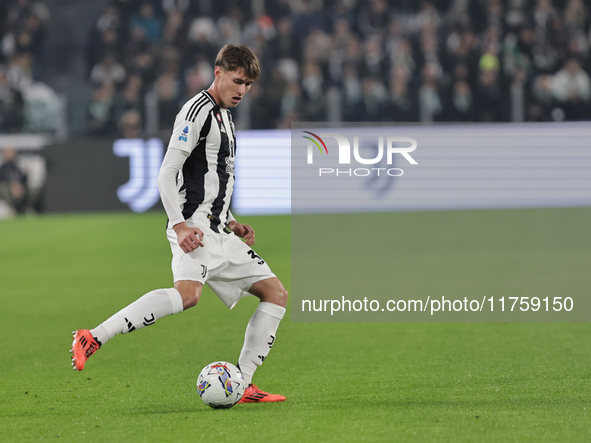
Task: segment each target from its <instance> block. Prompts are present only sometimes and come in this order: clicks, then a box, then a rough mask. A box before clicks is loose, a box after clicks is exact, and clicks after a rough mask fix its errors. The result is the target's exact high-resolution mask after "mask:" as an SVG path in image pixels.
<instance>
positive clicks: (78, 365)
mask: <svg viewBox="0 0 591 443" xmlns="http://www.w3.org/2000/svg"><path fill="white" fill-rule="evenodd" d="M72 334H73V336H72V338H73V339H74V341H73V342H72V349H70V352H71V353H72V366H73V368H72V369H77V370H79V371H81V370H82V369H84V363H86V360H88V357H90V356H91V355H92V354H94V353H95V352H96V351H98V349H99V348H100V347H101V345H100V344H99V343H98V342H97V341H96V340H95V339H94V337H93V336H92V334H91V333H90V331H89V330H88V329H78V330H77V331H74V332H72Z"/></svg>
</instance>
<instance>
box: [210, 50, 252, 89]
mask: <svg viewBox="0 0 591 443" xmlns="http://www.w3.org/2000/svg"><path fill="white" fill-rule="evenodd" d="M215 66H219V67H221V68H222V69H223V70H224V71H235V70H236V69H239V68H242V69H244V74H245V75H246V77H247V78H248V79H249V80H251V81H253V82H254V81H256V80H257V79H258V78H259V75H261V67H260V65H259V59H258V58H257V56H256V55H254V52H252V50H251V49H250V48H249V47H248V46H246V45H226V46H224V47H223V48H222V49H221V50H220V52H218V55H217V57H216V58H215Z"/></svg>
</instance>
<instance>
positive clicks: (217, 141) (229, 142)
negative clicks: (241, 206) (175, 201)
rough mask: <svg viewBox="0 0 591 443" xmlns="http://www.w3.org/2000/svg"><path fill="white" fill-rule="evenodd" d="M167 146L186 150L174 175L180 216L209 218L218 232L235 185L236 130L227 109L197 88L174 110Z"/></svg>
mask: <svg viewBox="0 0 591 443" xmlns="http://www.w3.org/2000/svg"><path fill="white" fill-rule="evenodd" d="M168 146H169V148H175V149H179V150H181V151H185V152H186V153H187V154H189V156H188V158H187V160H186V161H185V164H184V165H183V168H182V170H181V171H180V172H179V175H178V177H177V190H178V192H179V202H180V204H181V211H182V214H183V217H184V218H185V220H189V219H191V218H201V219H209V220H210V224H211V228H212V230H214V231H215V232H221V231H222V230H223V228H224V227H225V226H226V223H227V222H228V211H229V209H230V200H231V198H232V191H233V189H234V159H235V157H236V133H235V129H234V124H233V123H232V115H231V114H230V111H228V110H227V109H224V108H221V107H220V106H219V105H218V104H217V103H216V102H215V100H214V99H213V97H212V96H211V94H209V93H208V92H207V91H202V92H200V93H199V94H197V95H196V96H195V97H193V98H192V99H191V100H189V101H188V102H187V103H185V105H184V106H183V107H182V109H181V110H180V112H179V113H178V114H177V116H176V119H175V122H174V128H173V132H172V137H171V139H170V143H169V145H168Z"/></svg>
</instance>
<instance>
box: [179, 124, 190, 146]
mask: <svg viewBox="0 0 591 443" xmlns="http://www.w3.org/2000/svg"><path fill="white" fill-rule="evenodd" d="M188 134H189V127H188V126H185V129H183V133H182V134H181V135H180V136H179V140H181V141H183V142H186V141H187V135H188Z"/></svg>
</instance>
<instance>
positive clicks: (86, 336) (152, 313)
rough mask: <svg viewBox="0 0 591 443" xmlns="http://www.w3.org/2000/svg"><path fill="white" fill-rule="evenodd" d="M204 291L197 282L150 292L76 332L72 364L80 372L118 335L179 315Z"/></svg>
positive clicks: (178, 284) (187, 282) (182, 282)
mask: <svg viewBox="0 0 591 443" xmlns="http://www.w3.org/2000/svg"><path fill="white" fill-rule="evenodd" d="M202 288H203V284H202V283H200V282H198V281H190V280H182V281H178V282H176V283H175V285H174V288H168V289H156V290H155V291H151V292H148V293H147V294H145V295H143V296H142V297H140V298H139V299H137V300H136V301H134V302H133V303H131V304H130V305H128V306H126V307H125V308H123V309H122V310H120V311H119V312H117V313H116V314H115V315H113V316H111V317H109V318H108V319H107V320H105V321H104V322H103V323H101V324H100V325H98V326H97V327H96V328H94V329H91V330H90V331H89V330H88V329H79V330H78V331H75V333H74V342H73V343H72V360H73V361H72V365H73V366H74V368H75V369H78V370H79V371H81V370H82V369H84V364H85V363H86V360H88V357H90V356H91V355H92V354H94V352H96V350H98V349H99V347H100V346H102V345H104V344H105V343H106V342H107V341H109V340H110V339H112V338H113V337H115V336H116V335H119V334H126V333H128V332H132V331H135V330H136V329H140V328H143V327H144V326H151V325H153V324H154V323H155V322H156V320H158V319H160V318H162V317H166V316H168V315H172V314H178V313H179V312H182V311H183V310H185V309H188V308H190V307H192V306H195V305H196V304H197V302H198V301H199V297H200V296H201V290H202Z"/></svg>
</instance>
